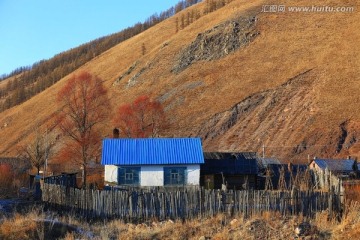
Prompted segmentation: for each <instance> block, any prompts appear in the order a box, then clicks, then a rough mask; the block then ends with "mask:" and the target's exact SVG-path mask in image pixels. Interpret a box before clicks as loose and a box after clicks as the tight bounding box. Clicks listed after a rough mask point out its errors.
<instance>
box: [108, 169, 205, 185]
mask: <svg viewBox="0 0 360 240" xmlns="http://www.w3.org/2000/svg"><path fill="white" fill-rule="evenodd" d="M171 166H173V165H171ZM164 167H169V165H150V166H142V167H141V171H140V186H143V187H145V186H146V187H148V186H149V187H153V186H164ZM174 167H183V165H177V166H174ZM186 168H187V184H186V185H195V186H198V185H200V165H188V166H186ZM117 174H118V166H115V165H105V182H110V183H117Z"/></svg>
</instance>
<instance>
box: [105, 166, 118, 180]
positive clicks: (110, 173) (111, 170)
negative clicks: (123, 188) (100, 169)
mask: <svg viewBox="0 0 360 240" xmlns="http://www.w3.org/2000/svg"><path fill="white" fill-rule="evenodd" d="M117 177H118V166H115V165H105V182H111V183H117Z"/></svg>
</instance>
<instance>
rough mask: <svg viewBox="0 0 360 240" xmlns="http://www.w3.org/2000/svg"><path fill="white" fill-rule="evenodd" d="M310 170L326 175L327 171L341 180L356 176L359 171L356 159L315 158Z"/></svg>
mask: <svg viewBox="0 0 360 240" xmlns="http://www.w3.org/2000/svg"><path fill="white" fill-rule="evenodd" d="M309 168H310V169H312V170H314V171H317V172H322V173H324V172H325V170H326V169H327V170H328V171H329V172H331V173H332V174H333V175H335V176H338V177H339V178H349V177H350V176H353V175H354V176H356V175H357V171H358V164H357V161H356V160H354V159H317V158H315V159H314V160H312V161H311V162H310V164H309Z"/></svg>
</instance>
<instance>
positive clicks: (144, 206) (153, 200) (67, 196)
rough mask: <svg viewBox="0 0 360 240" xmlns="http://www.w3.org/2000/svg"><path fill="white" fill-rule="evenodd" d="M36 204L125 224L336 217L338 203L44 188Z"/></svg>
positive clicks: (308, 195) (328, 198) (252, 193)
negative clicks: (269, 215)
mask: <svg viewBox="0 0 360 240" xmlns="http://www.w3.org/2000/svg"><path fill="white" fill-rule="evenodd" d="M42 190H43V192H42V200H43V201H44V202H46V203H47V204H48V205H50V206H53V207H57V208H58V207H61V208H63V209H66V210H71V211H75V212H76V213H77V214H81V215H82V216H84V217H87V218H120V219H123V220H125V221H147V220H153V219H158V220H160V221H162V220H165V219H193V218H204V217H210V216H214V215H216V214H218V213H225V214H229V215H234V214H243V216H244V217H251V216H253V215H255V214H261V213H263V212H265V211H277V212H280V213H281V214H283V215H293V214H302V215H304V216H311V215H313V214H315V213H316V212H318V211H322V210H329V213H330V214H338V213H339V212H341V204H340V200H339V197H338V196H337V195H336V194H334V193H333V192H320V191H296V190H293V191H263V190H246V191H228V192H223V191H220V190H204V189H197V190H196V189H193V190H183V191H180V190H179V191H175V192H170V191H158V190H149V191H119V190H106V191H105V190H103V191H100V190H91V189H87V190H83V189H76V188H66V187H64V186H59V185H54V184H44V185H43V189H42Z"/></svg>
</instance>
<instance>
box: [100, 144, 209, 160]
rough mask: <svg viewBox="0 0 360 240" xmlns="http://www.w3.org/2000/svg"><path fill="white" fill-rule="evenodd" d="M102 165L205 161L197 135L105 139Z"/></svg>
mask: <svg viewBox="0 0 360 240" xmlns="http://www.w3.org/2000/svg"><path fill="white" fill-rule="evenodd" d="M101 163H102V164H103V165H164V164H171V165H173V164H202V163H204V157H203V151H202V146H201V140H200V138H136V139H132V138H120V139H104V140H103V149H102V160H101Z"/></svg>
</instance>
